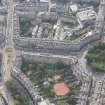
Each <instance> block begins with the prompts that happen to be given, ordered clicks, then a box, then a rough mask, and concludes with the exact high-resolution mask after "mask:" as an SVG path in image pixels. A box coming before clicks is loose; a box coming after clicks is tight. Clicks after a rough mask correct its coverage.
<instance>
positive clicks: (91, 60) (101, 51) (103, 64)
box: [86, 43, 105, 71]
mask: <svg viewBox="0 0 105 105" xmlns="http://www.w3.org/2000/svg"><path fill="white" fill-rule="evenodd" d="M86 59H87V61H88V64H89V66H90V67H92V69H94V70H98V71H105V43H98V44H97V45H95V46H94V47H92V48H90V49H89V51H88V54H87V56H86Z"/></svg>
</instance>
